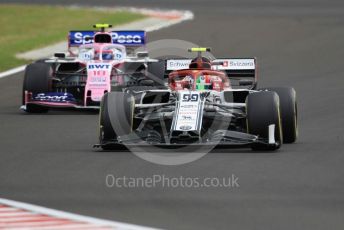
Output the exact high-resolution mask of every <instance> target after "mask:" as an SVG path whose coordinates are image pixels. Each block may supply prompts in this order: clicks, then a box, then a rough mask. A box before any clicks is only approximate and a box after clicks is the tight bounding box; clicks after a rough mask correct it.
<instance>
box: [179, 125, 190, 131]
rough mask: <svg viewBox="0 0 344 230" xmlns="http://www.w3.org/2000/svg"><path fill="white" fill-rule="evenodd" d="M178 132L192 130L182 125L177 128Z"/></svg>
mask: <svg viewBox="0 0 344 230" xmlns="http://www.w3.org/2000/svg"><path fill="white" fill-rule="evenodd" d="M179 129H180V130H183V131H188V130H190V129H192V126H190V125H182V126H180V127H179Z"/></svg>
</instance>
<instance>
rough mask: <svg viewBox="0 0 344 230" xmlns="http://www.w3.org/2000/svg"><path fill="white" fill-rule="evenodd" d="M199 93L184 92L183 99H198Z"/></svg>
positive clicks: (193, 100)
mask: <svg viewBox="0 0 344 230" xmlns="http://www.w3.org/2000/svg"><path fill="white" fill-rule="evenodd" d="M198 98H199V95H198V94H197V93H190V94H183V101H192V102H195V101H198Z"/></svg>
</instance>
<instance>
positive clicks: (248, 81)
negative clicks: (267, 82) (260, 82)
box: [239, 80, 254, 86]
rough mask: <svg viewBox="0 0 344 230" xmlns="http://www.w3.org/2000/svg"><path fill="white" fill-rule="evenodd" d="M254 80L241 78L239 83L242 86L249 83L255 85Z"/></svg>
mask: <svg viewBox="0 0 344 230" xmlns="http://www.w3.org/2000/svg"><path fill="white" fill-rule="evenodd" d="M253 83H254V82H253V81H252V80H240V81H239V85H240V86H247V85H253Z"/></svg>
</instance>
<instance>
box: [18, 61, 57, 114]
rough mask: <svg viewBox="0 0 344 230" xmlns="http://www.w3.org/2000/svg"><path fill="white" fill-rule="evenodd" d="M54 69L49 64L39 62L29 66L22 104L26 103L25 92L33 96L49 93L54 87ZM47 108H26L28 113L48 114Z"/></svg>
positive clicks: (32, 106)
mask: <svg viewBox="0 0 344 230" xmlns="http://www.w3.org/2000/svg"><path fill="white" fill-rule="evenodd" d="M52 72H53V71H52V68H51V66H50V65H49V64H46V63H42V62H37V63H32V64H30V65H28V66H27V67H26V69H25V75H24V82H23V94H22V104H23V105H24V103H25V91H28V92H31V93H32V94H37V93H47V92H50V91H51V87H52ZM48 110H49V109H48V108H47V107H43V106H37V105H30V104H28V105H27V106H26V110H25V111H26V112H28V113H44V112H48Z"/></svg>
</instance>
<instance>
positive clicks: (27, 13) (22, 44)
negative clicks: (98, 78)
mask: <svg viewBox="0 0 344 230" xmlns="http://www.w3.org/2000/svg"><path fill="white" fill-rule="evenodd" d="M144 17H145V16H144V15H140V14H135V13H130V12H124V11H120V12H109V11H99V10H98V11H97V10H94V9H91V8H67V7H59V6H39V5H12V4H0V25H1V27H0V72H1V71H4V70H6V69H9V68H12V67H16V66H18V65H22V64H26V63H28V61H26V60H19V59H16V57H15V55H16V54H17V53H20V52H25V51H29V50H32V49H35V48H41V47H44V46H47V45H50V44H53V43H55V42H59V41H63V40H66V39H67V33H68V31H70V30H92V25H93V24H95V23H110V24H112V25H114V26H115V25H119V24H123V23H127V22H131V21H134V20H138V19H142V18H144Z"/></svg>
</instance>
